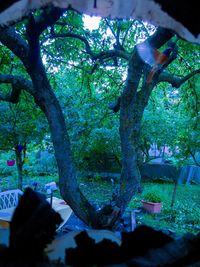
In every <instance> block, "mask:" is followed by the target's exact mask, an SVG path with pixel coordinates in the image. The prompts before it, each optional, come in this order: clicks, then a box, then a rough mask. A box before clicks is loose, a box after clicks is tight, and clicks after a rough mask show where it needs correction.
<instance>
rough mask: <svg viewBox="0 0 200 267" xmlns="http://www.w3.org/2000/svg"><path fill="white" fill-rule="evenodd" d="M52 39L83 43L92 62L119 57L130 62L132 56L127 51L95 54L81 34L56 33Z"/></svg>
mask: <svg viewBox="0 0 200 267" xmlns="http://www.w3.org/2000/svg"><path fill="white" fill-rule="evenodd" d="M50 38H75V39H78V40H80V41H81V42H83V43H84V45H85V50H86V53H87V54H88V55H90V57H91V59H92V60H100V61H103V60H105V59H107V58H113V57H119V58H124V59H126V60H129V58H130V54H129V53H127V52H125V51H122V50H118V49H113V50H108V51H105V52H100V53H94V52H93V51H92V50H91V47H90V44H89V42H88V40H87V39H86V38H85V37H84V36H81V35H79V34H75V33H59V34H56V33H54V34H52V35H51V36H50Z"/></svg>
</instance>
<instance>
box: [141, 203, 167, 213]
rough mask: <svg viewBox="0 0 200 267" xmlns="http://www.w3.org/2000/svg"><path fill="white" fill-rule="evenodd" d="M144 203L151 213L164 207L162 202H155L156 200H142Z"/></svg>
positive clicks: (158, 211) (157, 211) (144, 206)
mask: <svg viewBox="0 0 200 267" xmlns="http://www.w3.org/2000/svg"><path fill="white" fill-rule="evenodd" d="M142 204H143V208H144V209H145V210H146V211H148V212H150V213H160V211H161V208H162V203H161V202H159V203H154V202H150V201H145V200H142Z"/></svg>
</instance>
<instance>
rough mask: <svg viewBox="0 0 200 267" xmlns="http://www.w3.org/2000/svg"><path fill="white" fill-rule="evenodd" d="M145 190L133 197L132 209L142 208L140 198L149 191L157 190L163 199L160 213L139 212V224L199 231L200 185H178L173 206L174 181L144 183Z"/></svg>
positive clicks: (180, 231) (177, 230) (137, 219)
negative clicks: (144, 213)
mask: <svg viewBox="0 0 200 267" xmlns="http://www.w3.org/2000/svg"><path fill="white" fill-rule="evenodd" d="M143 186H144V191H143V193H142V195H141V194H137V195H135V196H134V197H133V198H132V201H131V203H130V205H129V207H130V208H131V209H135V208H140V207H141V203H140V200H141V199H144V197H143V196H144V195H146V194H148V192H157V193H158V194H159V195H160V196H161V199H162V210H161V213H160V214H156V215H154V214H153V215H151V214H146V215H143V214H140V213H139V214H138V216H137V218H136V221H137V223H138V224H148V225H150V226H153V227H156V228H158V229H166V230H173V231H175V232H176V233H177V234H179V233H186V232H191V233H197V232H199V229H200V228H199V225H200V208H199V207H200V198H199V194H200V186H199V185H178V188H177V195H176V199H175V204H174V206H173V208H171V200H172V194H173V189H174V184H172V183H168V184H166V183H160V184H158V183H143Z"/></svg>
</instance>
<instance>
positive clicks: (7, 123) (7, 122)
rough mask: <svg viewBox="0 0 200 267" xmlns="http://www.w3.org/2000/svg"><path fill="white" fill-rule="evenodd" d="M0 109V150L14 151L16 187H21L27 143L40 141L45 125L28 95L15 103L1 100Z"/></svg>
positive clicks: (41, 115)
mask: <svg viewBox="0 0 200 267" xmlns="http://www.w3.org/2000/svg"><path fill="white" fill-rule="evenodd" d="M0 110H1V117H0V147H1V150H5V151H13V152H14V153H15V159H16V165H17V172H18V188H19V189H22V183H23V165H24V163H25V161H26V151H27V148H28V145H29V144H30V143H32V142H38V143H39V142H41V140H42V138H43V136H44V134H45V132H46V126H47V125H46V123H45V120H44V116H43V114H42V113H41V112H40V110H39V109H38V108H37V107H36V105H35V104H34V103H33V102H32V100H31V99H30V96H29V97H28V96H26V98H24V97H22V98H21V101H20V102H19V103H17V104H15V105H12V104H10V103H3V102H1V103H0Z"/></svg>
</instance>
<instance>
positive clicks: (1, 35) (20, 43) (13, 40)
mask: <svg viewBox="0 0 200 267" xmlns="http://www.w3.org/2000/svg"><path fill="white" fill-rule="evenodd" d="M0 41H1V42H2V44H3V45H5V46H6V47H7V48H9V49H10V50H11V51H12V52H13V53H14V54H15V55H16V56H17V57H18V58H19V59H20V60H21V61H22V62H23V64H24V66H25V67H26V68H28V67H29V61H28V52H29V48H28V45H27V43H26V42H25V40H24V39H23V38H21V36H20V35H19V34H17V33H16V31H15V28H14V27H9V28H4V29H1V30H0Z"/></svg>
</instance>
